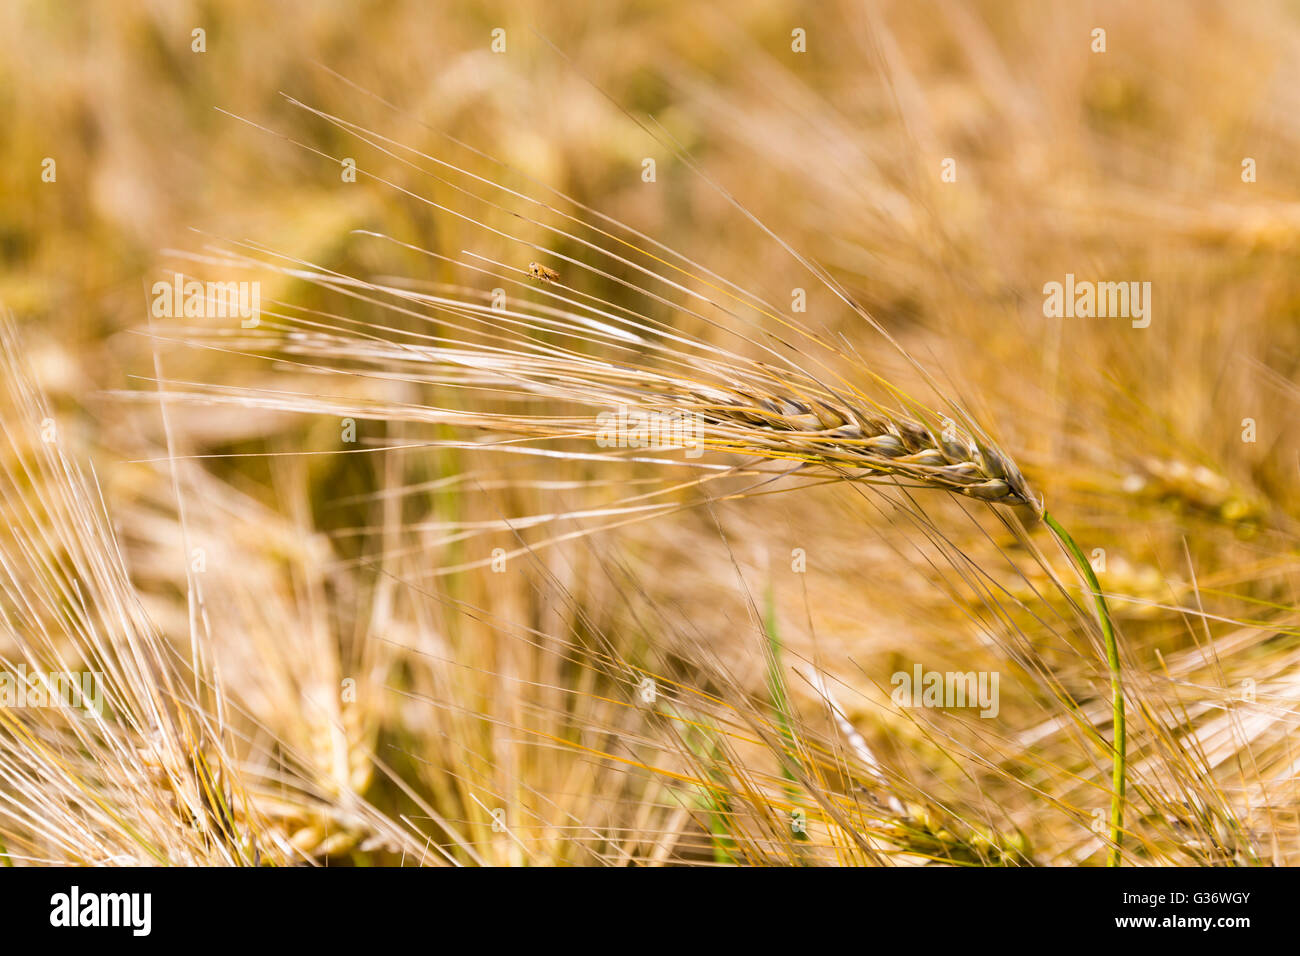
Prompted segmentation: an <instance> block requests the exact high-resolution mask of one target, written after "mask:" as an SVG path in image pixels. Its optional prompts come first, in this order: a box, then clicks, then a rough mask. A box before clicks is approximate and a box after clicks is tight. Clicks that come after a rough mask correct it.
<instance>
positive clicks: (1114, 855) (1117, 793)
mask: <svg viewBox="0 0 1300 956" xmlns="http://www.w3.org/2000/svg"><path fill="white" fill-rule="evenodd" d="M1043 521H1044V522H1045V523H1046V524H1047V526H1048V527H1049V528H1051V529H1052V531H1053V533H1055V534H1056V537H1057V539H1058V540H1059V541H1060V542H1061V544H1062V545H1064V546H1065V548H1066V550H1067V551H1069V552H1070V556H1071V557H1072V558H1074V563H1075V565H1076V566H1077V567H1078V569H1079V573H1081V574H1082V575H1083V577H1084V579H1085V580H1086V581H1087V582H1088V587H1089V588H1090V589H1091V590H1092V599H1093V602H1094V604H1095V605H1096V608H1097V621H1098V622H1099V623H1100V625H1101V633H1102V637H1103V639H1104V640H1105V643H1106V663H1107V665H1108V666H1109V667H1110V695H1111V711H1112V719H1113V724H1114V731H1113V734H1114V740H1113V742H1112V743H1111V749H1112V751H1113V755H1112V764H1111V794H1110V852H1109V853H1108V854H1107V863H1108V865H1110V866H1119V865H1120V863H1121V861H1122V841H1123V839H1124V789H1125V773H1126V769H1127V768H1126V759H1127V758H1126V751H1127V742H1126V740H1125V727H1124V686H1123V681H1122V672H1121V670H1120V662H1119V645H1118V643H1116V641H1115V629H1114V627H1113V626H1112V624H1111V620H1110V610H1109V608H1107V607H1106V598H1105V596H1103V594H1102V592H1101V584H1100V582H1098V580H1097V575H1096V574H1095V573H1094V572H1093V570H1092V565H1091V564H1089V563H1088V559H1087V558H1086V557H1084V554H1083V550H1082V549H1081V548H1080V547H1079V545H1078V544H1077V543H1076V542H1075V540H1074V538H1072V537H1070V534H1069V533H1068V532H1067V531H1066V530H1065V529H1064V528H1063V527H1061V524H1060V522H1058V521H1057V520H1056V519H1055V518H1053V517H1052V516H1051V515H1050V514H1048V513H1047V512H1045V511H1044V512H1043Z"/></svg>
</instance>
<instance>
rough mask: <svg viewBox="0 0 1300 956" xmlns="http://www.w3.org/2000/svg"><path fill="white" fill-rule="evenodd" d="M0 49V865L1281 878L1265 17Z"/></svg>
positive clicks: (1295, 658) (52, 10) (1273, 203)
mask: <svg viewBox="0 0 1300 956" xmlns="http://www.w3.org/2000/svg"><path fill="white" fill-rule="evenodd" d="M1099 29H1100V30H1102V31H1104V33H1103V34H1102V35H1101V36H1100V38H1099V35H1098V34H1097V33H1096V31H1097V30H1099ZM196 30H199V31H202V32H201V34H200V35H199V36H196V35H195V33H194V31H196ZM0 38H2V39H0V47H2V48H3V53H4V55H3V57H0V104H3V112H2V113H0V115H3V117H4V119H5V121H6V122H5V128H6V131H7V132H8V133H9V135H8V136H7V138H6V139H5V141H4V143H3V146H2V147H0V160H2V161H0V189H2V191H3V197H4V200H3V202H2V203H0V303H2V304H3V308H4V310H5V318H4V326H3V333H2V335H0V345H2V346H3V352H4V357H3V364H4V376H3V379H4V385H3V387H0V406H2V408H3V412H2V414H3V420H4V423H5V429H4V431H5V436H4V440H3V441H2V442H0V511H2V512H3V521H0V674H15V673H19V672H20V671H21V672H23V673H28V672H31V673H36V672H40V673H45V672H60V673H82V672H93V673H95V674H97V675H100V684H101V685H102V691H103V708H102V717H100V718H98V719H95V718H94V717H93V716H87V714H86V713H84V712H83V711H81V710H78V709H75V708H74V709H67V708H64V709H59V708H55V707H50V706H37V705H29V706H22V705H18V704H16V703H15V701H13V700H10V699H8V698H5V697H4V696H3V694H4V693H5V686H4V682H3V680H0V780H2V781H3V784H2V786H0V860H3V861H5V862H9V863H13V864H16V865H29V864H37V865H39V864H58V865H66V864H74V865H94V864H109V865H148V864H159V863H163V864H200V865H294V864H302V865H325V864H328V865H388V866H397V865H402V866H410V865H490V866H520V865H541V866H568V865H575V866H593V865H638V866H642V865H650V866H654V865H681V864H686V865H701V866H721V865H857V864H862V865H908V866H915V865H926V864H940V865H998V866H1004V865H1005V866H1024V865H1058V866H1059V865H1101V864H1104V863H1105V862H1107V860H1108V858H1111V859H1117V860H1118V861H1119V862H1122V863H1123V864H1124V865H1132V866H1157V865H1242V866H1248V865H1261V864H1264V865H1267V864H1276V865H1288V864H1289V865H1294V864H1295V863H1297V862H1300V858H1298V854H1300V819H1298V816H1297V814H1298V812H1300V811H1298V809H1297V808H1298V806H1300V800H1298V798H1300V793H1298V792H1297V784H1298V783H1300V752H1298V751H1297V748H1296V746H1295V742H1296V740H1297V736H1296V734H1295V732H1294V731H1295V727H1296V722H1297V717H1298V715H1300V711H1298V708H1300V630H1298V629H1297V625H1298V624H1300V611H1298V610H1297V586H1298V585H1300V563H1298V561H1297V555H1298V553H1300V552H1298V546H1297V538H1296V530H1297V525H1296V516H1297V509H1298V507H1300V497H1298V492H1297V481H1296V478H1297V469H1298V468H1300V435H1297V431H1296V429H1295V427H1294V422H1295V417H1296V416H1295V413H1296V403H1297V400H1298V399H1300V385H1297V382H1300V375H1298V372H1300V278H1297V277H1298V276H1300V270H1298V269H1297V268H1296V267H1297V262H1298V260H1300V196H1298V195H1297V184H1300V159H1297V156H1300V153H1298V152H1297V150H1296V148H1295V146H1296V140H1297V139H1300V123H1298V122H1297V120H1296V116H1297V115H1300V111H1297V109H1296V105H1297V104H1296V95H1297V94H1296V90H1297V89H1300V83H1298V82H1297V80H1298V79H1300V76H1297V73H1300V56H1298V55H1297V54H1298V53H1300V11H1297V10H1296V8H1295V6H1294V5H1293V4H1288V3H1261V4H1254V5H1250V6H1249V7H1246V6H1244V5H1237V4H1230V3H1208V2H1207V3H1204V4H1196V5H1188V4H1179V3H1173V2H1160V3H1154V4H1147V5H1141V6H1139V5H1133V4H1119V3H1092V4H1080V5H1069V6H1066V5H1046V4H1034V3H1010V4H1008V3H993V2H989V3H972V4H962V3H957V2H934V3H926V4H908V3H900V2H872V3H839V2H833V3H824V4H800V3H777V2H773V3H759V4H752V3H748V4H742V3H721V4H710V5H707V6H700V5H694V4H686V3H675V2H666V3H638V2H631V0H628V2H619V3H612V4H601V5H592V6H591V7H589V8H586V9H584V8H582V7H579V6H577V5H572V6H571V5H562V6H561V5H548V4H542V3H540V2H537V3H533V2H513V3H500V4H494V3H488V2H483V3H474V4H464V5H456V6H443V5H438V6H436V7H432V6H430V5H428V4H423V3H416V2H401V0H398V2H392V3H387V4H382V5H377V6H374V7H372V8H368V9H366V11H365V13H364V15H363V14H361V13H359V12H358V11H357V10H356V9H355V8H354V7H352V6H351V5H347V4H342V3H305V2H300V3H286V4H280V5H277V6H276V7H274V8H273V9H267V8H266V6H265V5H263V4H258V3H253V2H244V0H228V2H224V3H222V4H221V5H219V6H217V5H191V4H186V3H179V4H173V3H149V2H143V0H141V2H136V3H126V4H118V5H114V7H113V8H112V10H111V11H110V10H109V9H107V8H102V9H96V8H92V9H86V10H81V9H78V10H77V11H76V12H75V13H73V12H71V11H70V10H69V9H66V8H62V7H60V6H57V5H48V4H42V3H28V2H19V3H15V4H10V5H7V6H6V7H5V8H4V9H3V10H2V11H0ZM196 46H197V47H199V48H201V49H196ZM51 162H52V165H51ZM178 275H179V276H180V277H181V278H180V280H179V281H181V282H184V281H186V280H193V281H199V282H204V283H228V282H235V283H238V282H248V283H255V284H256V288H257V290H258V296H259V312H258V315H257V321H256V322H244V321H241V320H240V316H239V315H220V316H215V317H214V316H212V315H209V314H206V313H205V310H204V308H203V307H201V306H202V304H206V303H207V302H209V301H210V299H209V298H205V299H203V302H202V303H201V305H200V307H198V308H196V309H195V310H194V311H193V312H191V313H187V312H186V311H185V309H184V308H183V307H182V306H181V304H180V302H179V301H178V302H175V303H172V305H170V306H168V307H165V308H159V291H158V290H159V288H160V286H159V285H158V284H159V283H161V284H162V286H164V287H165V286H170V285H171V283H172V282H173V278H174V277H176V276H178ZM1067 276H1068V277H1069V279H1068V280H1067ZM1076 279H1077V280H1078V281H1079V282H1081V283H1083V282H1092V283H1104V282H1124V283H1130V282H1132V283H1137V285H1136V286H1134V288H1135V289H1140V288H1142V287H1143V284H1149V285H1146V286H1145V288H1147V289H1149V290H1150V291H1149V294H1148V295H1147V297H1146V299H1145V307H1146V309H1147V312H1146V315H1145V317H1143V316H1139V315H1135V316H1132V317H1130V316H1128V315H1124V316H1110V317H1099V316H1096V315H1094V316H1087V315H1078V314H1074V315H1053V314H1049V313H1050V312H1051V310H1050V309H1049V308H1048V307H1047V306H1046V305H1045V298H1046V297H1047V286H1048V284H1050V283H1054V282H1055V283H1064V282H1066V281H1069V282H1070V283H1071V284H1073V283H1074V281H1075V280H1076ZM1135 295H1136V293H1135ZM1098 301H1099V302H1100V299H1098ZM1133 304H1134V305H1135V304H1136V300H1135V302H1134V303H1133ZM629 408H630V409H632V410H634V412H635V414H636V415H641V416H646V415H656V416H661V417H660V418H656V419H654V420H655V421H665V422H669V423H671V424H672V426H673V427H679V426H680V427H684V428H687V429H688V431H689V434H688V435H687V439H688V440H687V441H685V442H680V441H677V442H668V443H666V444H663V445H657V446H651V447H645V446H642V447H638V446H637V445H636V443H635V442H633V443H631V444H630V445H629V444H628V443H627V442H624V443H623V445H622V446H618V445H617V444H616V445H614V446H611V445H610V444H609V443H608V442H606V441H604V440H602V435H603V431H602V430H603V429H605V428H607V427H608V423H609V422H610V421H612V420H614V419H610V418H609V417H602V416H608V415H610V414H615V415H616V416H617V413H618V412H619V411H620V410H623V411H624V412H626V410H627V409H629ZM620 421H621V419H620ZM620 427H621V426H620ZM620 434H621V433H620ZM623 437H626V436H625V435H624V436H623ZM676 437H678V438H680V437H681V436H680V435H678V436H676ZM1044 507H1045V508H1046V509H1047V510H1048V511H1050V512H1051V513H1052V514H1053V515H1055V516H1057V517H1058V518H1060V519H1061V522H1062V523H1063V524H1064V525H1065V526H1067V527H1068V528H1069V529H1070V534H1072V535H1073V537H1074V539H1076V540H1077V541H1078V543H1079V546H1080V547H1081V549H1082V551H1083V553H1084V555H1085V557H1086V559H1087V561H1088V563H1089V565H1090V567H1091V569H1092V570H1093V571H1094V572H1095V574H1096V577H1097V579H1098V580H1099V582H1100V587H1101V589H1102V591H1103V592H1104V596H1105V605H1106V606H1107V607H1108V608H1109V615H1110V618H1111V619H1113V622H1114V625H1115V630H1116V632H1117V635H1118V644H1119V661H1118V663H1119V667H1120V672H1121V674H1122V684H1123V701H1124V704H1125V709H1126V712H1127V718H1128V719H1127V733H1126V734H1125V735H1120V736H1126V739H1127V764H1126V767H1125V773H1124V777H1125V782H1126V791H1125V795H1124V799H1123V811H1124V812H1123V819H1122V841H1121V840H1117V839H1116V838H1115V837H1116V834H1115V833H1114V832H1112V831H1111V830H1108V822H1109V817H1108V814H1109V812H1110V811H1109V807H1110V804H1111V801H1112V790H1113V787H1112V781H1111V774H1112V741H1113V740H1114V739H1115V737H1116V736H1117V734H1116V726H1115V725H1114V722H1113V707H1112V700H1111V683H1110V681H1111V674H1110V671H1109V669H1108V664H1107V656H1106V646H1105V641H1104V639H1103V637H1104V635H1103V633H1102V631H1101V630H1099V627H1098V616H1097V614H1096V612H1095V610H1094V601H1093V598H1092V595H1091V594H1090V590H1089V587H1088V584H1087V581H1086V579H1085V578H1084V577H1083V576H1081V575H1080V574H1079V573H1078V571H1077V569H1076V568H1075V567H1074V566H1072V563H1071V557H1070V555H1069V553H1068V552H1067V551H1066V550H1064V549H1063V548H1062V547H1061V546H1060V545H1059V544H1058V543H1057V540H1056V539H1055V538H1054V537H1053V534H1052V533H1051V531H1050V529H1049V528H1048V527H1047V526H1046V525H1045V524H1044V522H1043V520H1042V517H1043V509H1044ZM927 674H929V675H934V674H938V675H947V674H960V675H967V674H969V675H970V676H971V678H972V679H973V680H974V683H972V684H971V687H972V688H974V687H979V688H980V690H981V694H983V693H984V692H987V693H988V695H990V696H988V697H987V698H983V697H982V699H981V700H980V701H979V702H976V701H973V700H966V699H963V700H961V701H958V702H954V701H953V700H951V699H948V698H945V697H944V695H942V694H940V695H939V696H938V697H936V698H935V699H933V700H930V699H928V698H924V699H923V698H922V695H921V694H920V692H919V685H920V684H921V683H922V680H921V679H920V678H923V677H924V675H927ZM913 683H916V684H918V693H917V696H916V699H909V698H908V695H906V694H901V693H900V688H903V687H910V686H911V685H912V684H913Z"/></svg>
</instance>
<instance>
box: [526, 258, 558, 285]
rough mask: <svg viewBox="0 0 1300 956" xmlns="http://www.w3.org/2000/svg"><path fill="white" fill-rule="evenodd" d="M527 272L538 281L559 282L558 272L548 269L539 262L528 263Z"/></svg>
mask: <svg viewBox="0 0 1300 956" xmlns="http://www.w3.org/2000/svg"><path fill="white" fill-rule="evenodd" d="M528 274H529V275H530V276H531V277H532V278H534V279H536V280H537V281H538V282H559V281H560V274H559V273H558V272H556V271H555V270H554V269H548V268H547V267H546V266H544V265H542V264H541V263H540V262H530V263H528Z"/></svg>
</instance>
